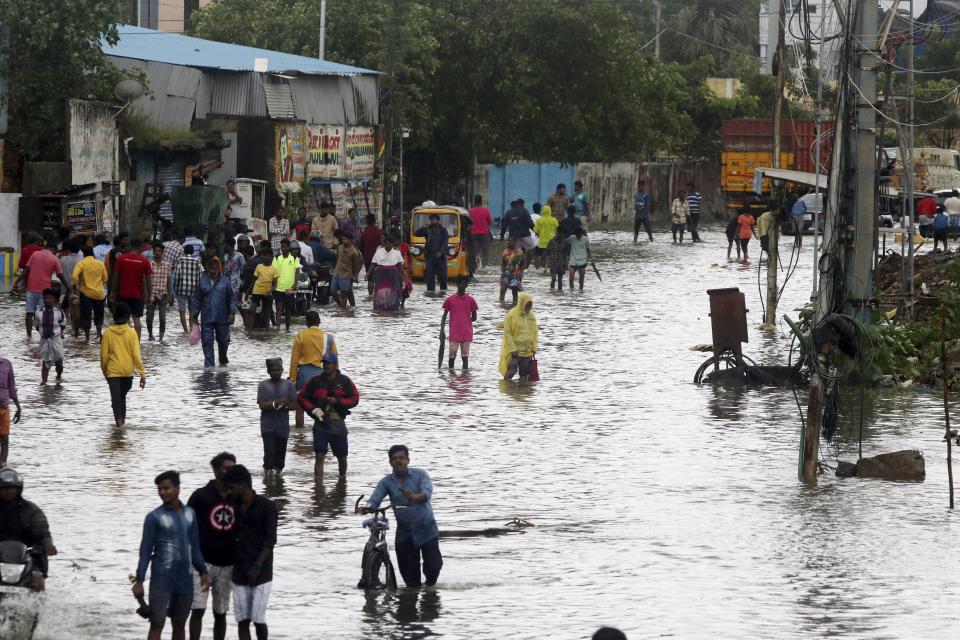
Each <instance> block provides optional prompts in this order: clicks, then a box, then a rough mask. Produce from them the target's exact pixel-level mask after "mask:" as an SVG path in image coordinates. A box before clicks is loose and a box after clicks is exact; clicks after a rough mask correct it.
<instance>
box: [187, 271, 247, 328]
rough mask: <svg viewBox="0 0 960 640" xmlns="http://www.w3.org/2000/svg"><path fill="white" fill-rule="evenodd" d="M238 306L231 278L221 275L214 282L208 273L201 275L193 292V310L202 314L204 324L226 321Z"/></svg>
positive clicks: (201, 320) (201, 319)
mask: <svg viewBox="0 0 960 640" xmlns="http://www.w3.org/2000/svg"><path fill="white" fill-rule="evenodd" d="M236 308H237V301H236V298H234V296H233V286H232V285H231V284H230V278H228V277H226V276H220V277H219V278H217V281H216V282H212V281H211V280H210V276H209V275H208V274H206V273H204V274H203V275H202V276H200V282H198V283H197V289H196V291H194V292H193V305H192V306H191V310H192V311H194V312H195V313H197V314H198V315H199V316H200V322H201V323H202V324H223V323H226V322H227V319H228V318H229V317H230V314H231V313H233V310H234V309H236Z"/></svg>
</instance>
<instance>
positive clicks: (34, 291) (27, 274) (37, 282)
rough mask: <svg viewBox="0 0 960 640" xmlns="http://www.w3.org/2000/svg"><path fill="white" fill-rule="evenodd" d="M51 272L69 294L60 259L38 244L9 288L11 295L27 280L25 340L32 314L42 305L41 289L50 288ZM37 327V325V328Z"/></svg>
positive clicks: (28, 337)
mask: <svg viewBox="0 0 960 640" xmlns="http://www.w3.org/2000/svg"><path fill="white" fill-rule="evenodd" d="M53 274H57V278H59V279H60V284H61V285H62V286H61V288H60V290H61V291H65V292H67V295H70V293H69V292H70V285H68V284H67V279H66V278H65V277H63V266H62V265H61V264H60V259H59V258H57V256H55V255H53V253H52V252H51V251H50V250H49V249H44V248H43V247H40V246H38V247H37V250H36V251H32V252H31V254H30V258H29V259H28V260H27V262H26V264H24V265H23V268H22V269H21V270H20V274H19V275H18V276H17V279H16V280H14V281H13V286H12V287H11V288H10V295H13V294H14V292H15V291H16V290H17V287H19V286H20V283H21V282H22V281H24V280H26V281H27V309H26V314H27V315H26V319H25V321H24V322H25V324H26V326H27V340H29V339H30V334H31V332H32V331H33V314H34V313H36V311H37V309H39V308H41V307H42V306H43V290H44V289H49V288H50V284H51V279H52V278H53ZM39 329H40V328H39V327H37V330H39Z"/></svg>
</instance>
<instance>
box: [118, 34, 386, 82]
mask: <svg viewBox="0 0 960 640" xmlns="http://www.w3.org/2000/svg"><path fill="white" fill-rule="evenodd" d="M117 30H118V31H119V33H120V41H119V42H118V43H117V44H116V46H111V45H110V44H108V43H107V42H106V41H105V40H101V41H100V47H101V49H103V52H104V53H105V54H107V55H110V56H117V57H119V58H133V59H136V60H150V61H155V62H165V63H167V64H178V65H183V66H187V67H199V68H203V69H223V70H224V71H253V70H254V69H253V64H254V60H255V59H256V58H266V59H267V71H268V72H270V73H284V72H292V71H295V72H298V73H307V74H315V75H334V76H356V75H374V74H376V73H377V72H376V71H372V70H370V69H361V68H360V67H351V66H349V65H345V64H338V63H336V62H330V61H328V60H318V59H316V58H307V57H306V56H295V55H292V54H289V53H281V52H279V51H269V50H267V49H257V48H256V47H244V46H242V45H238V44H227V43H225V42H214V41H213V40H201V39H200V38H191V37H190V36H184V35H180V34H176V33H166V32H164V31H154V30H153V29H144V28H142V27H132V26H129V25H120V26H119V27H117Z"/></svg>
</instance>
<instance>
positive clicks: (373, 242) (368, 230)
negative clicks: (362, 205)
mask: <svg viewBox="0 0 960 640" xmlns="http://www.w3.org/2000/svg"><path fill="white" fill-rule="evenodd" d="M382 239H383V232H382V231H381V230H380V227H378V226H376V225H370V226H369V227H365V228H364V230H363V231H361V232H360V253H361V254H362V255H363V261H364V262H365V263H366V264H370V261H371V260H373V254H375V253H376V252H377V247H379V246H380V241H381V240H382Z"/></svg>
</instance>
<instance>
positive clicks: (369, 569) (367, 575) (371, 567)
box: [363, 549, 397, 589]
mask: <svg viewBox="0 0 960 640" xmlns="http://www.w3.org/2000/svg"><path fill="white" fill-rule="evenodd" d="M363 582H364V586H365V588H367V589H384V588H389V589H396V588H397V577H396V575H395V574H394V571H393V563H392V562H390V556H389V555H387V553H386V551H381V550H379V549H377V550H374V551H372V552H371V553H370V554H369V555H368V556H367V558H366V563H365V567H364V572H363Z"/></svg>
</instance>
